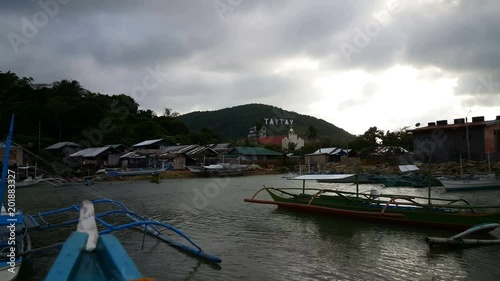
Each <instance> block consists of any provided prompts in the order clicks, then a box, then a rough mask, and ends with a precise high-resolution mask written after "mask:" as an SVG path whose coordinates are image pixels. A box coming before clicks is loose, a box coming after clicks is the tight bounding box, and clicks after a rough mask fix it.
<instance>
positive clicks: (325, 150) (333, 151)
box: [306, 147, 351, 156]
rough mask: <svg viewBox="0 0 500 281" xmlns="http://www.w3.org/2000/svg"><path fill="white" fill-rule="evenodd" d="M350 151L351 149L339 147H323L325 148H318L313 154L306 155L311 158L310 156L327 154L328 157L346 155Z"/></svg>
mask: <svg viewBox="0 0 500 281" xmlns="http://www.w3.org/2000/svg"><path fill="white" fill-rule="evenodd" d="M349 151H351V149H342V148H339V147H325V148H320V149H318V150H316V151H314V152H313V153H309V154H306V155H307V156H312V155H323V154H328V155H340V154H347V153H349Z"/></svg>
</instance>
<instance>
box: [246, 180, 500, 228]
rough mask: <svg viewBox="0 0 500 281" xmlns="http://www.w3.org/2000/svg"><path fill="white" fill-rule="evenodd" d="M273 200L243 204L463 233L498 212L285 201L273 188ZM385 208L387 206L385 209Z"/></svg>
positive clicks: (358, 201) (353, 200) (334, 199)
mask: <svg viewBox="0 0 500 281" xmlns="http://www.w3.org/2000/svg"><path fill="white" fill-rule="evenodd" d="M266 190H267V191H268V193H269V194H270V195H271V197H272V199H273V200H256V199H245V201H246V202H253V203H260V204H274V205H277V206H278V207H282V208H288V209H293V210H298V211H308V212H316V213H323V214H328V215H334V216H340V217H349V218H356V219H364V220H376V221H381V222H387V223H397V224H407V225H408V224H409V225H417V226H425V227H431V228H439V229H453V230H465V229H467V228H469V227H471V226H474V225H477V224H480V223H488V222H496V221H499V220H500V213H494V214H491V213H475V212H466V213H463V212H460V211H459V210H458V209H457V210H451V209H445V208H426V207H419V206H401V205H400V206H397V207H396V206H394V205H393V204H392V205H387V203H377V202H376V201H373V200H368V199H364V198H361V197H346V196H329V195H321V196H319V197H317V198H315V199H313V200H312V201H311V198H312V197H311V196H307V195H302V196H297V197H295V198H285V197H282V196H280V195H278V194H276V193H275V192H274V191H273V190H272V189H266ZM309 202H311V204H309ZM386 205H387V206H386Z"/></svg>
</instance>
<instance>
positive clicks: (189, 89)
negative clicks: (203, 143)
mask: <svg viewBox="0 0 500 281" xmlns="http://www.w3.org/2000/svg"><path fill="white" fill-rule="evenodd" d="M499 15H500V1H481V0H477V1H473V0H471V1H460V0H453V1H449V0H441V1H432V0H422V1H369V0H367V1H347V0H345V1H333V0H312V1H311V0H308V1H306V0H302V1H292V0H267V1H259V0H198V1H194V0H193V1H186V0H179V1H167V0H162V1H159V0H158V1H151V0H149V1H139V0H137V1H124V0H116V1H97V0H95V1H94V0H92V1H91V0H86V1H76V0H72V1H71V0H37V1H17V0H2V1H1V2H0V33H1V40H0V70H1V71H2V72H6V71H9V70H10V71H12V72H15V73H16V74H18V75H19V76H26V77H33V78H34V79H35V82H36V83H52V82H54V81H59V80H62V79H71V80H77V81H79V82H80V83H81V84H82V86H83V87H84V88H86V89H88V90H91V91H94V92H100V93H104V94H120V93H125V94H128V95H131V96H132V97H134V98H135V99H136V101H137V102H138V103H139V104H140V105H141V107H142V108H145V109H146V108H147V109H152V110H154V111H156V112H158V113H161V112H163V108H165V107H168V108H172V109H173V110H174V111H177V112H179V113H181V114H184V113H188V112H191V111H195V110H217V109H222V108H225V107H232V106H235V105H241V104H247V103H264V104H270V105H275V106H278V107H282V108H284V109H286V110H291V111H296V112H299V113H302V114H308V115H312V116H315V117H317V118H322V119H324V120H326V121H328V122H330V123H332V124H334V125H336V126H338V127H340V128H343V129H345V130H346V131H348V132H350V133H353V134H362V133H364V132H365V131H366V130H367V129H368V128H369V127H372V126H377V127H378V128H379V129H382V130H391V131H393V130H398V129H400V128H402V127H405V126H414V125H415V124H416V123H417V122H420V123H422V124H424V125H426V124H427V122H430V121H436V120H441V119H447V120H448V121H449V122H452V121H453V119H454V118H460V117H462V118H463V117H465V116H466V115H467V114H469V118H470V117H473V116H485V118H486V119H487V120H491V119H494V118H495V116H496V115H500V67H499V66H500V47H499V45H500V28H499V26H500V16H499ZM469 111H470V113H469ZM270 117H272V116H270ZM256 121H257V120H256Z"/></svg>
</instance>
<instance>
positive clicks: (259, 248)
mask: <svg viewBox="0 0 500 281" xmlns="http://www.w3.org/2000/svg"><path fill="white" fill-rule="evenodd" d="M209 181H211V179H184V180H165V181H162V182H161V183H160V184H152V183H148V182H135V183H113V184H109V183H99V184H96V185H94V186H92V187H65V188H54V187H50V186H41V187H33V188H26V189H20V190H18V192H17V196H16V197H17V198H18V202H17V204H18V206H21V207H22V208H23V209H24V211H25V212H28V213H36V212H39V211H46V210H49V209H55V208H59V207H63V206H67V205H70V204H79V202H81V200H83V199H95V198H100V197H112V198H115V199H117V200H120V201H122V202H124V203H125V204H127V205H128V206H129V207H130V208H131V209H132V210H134V211H136V212H138V213H140V214H144V215H146V216H149V217H152V218H154V219H158V220H163V221H165V222H167V223H170V224H172V225H173V226H176V227H178V228H179V229H181V230H182V231H183V232H185V233H186V234H187V235H189V236H190V237H191V238H192V239H193V240H194V241H196V242H197V243H198V244H199V245H200V246H201V247H202V248H203V249H204V250H205V251H206V252H207V253H210V254H214V255H217V256H219V257H221V258H222V263H221V264H220V265H217V266H214V265H212V264H209V263H206V262H204V261H201V260H199V259H196V258H194V257H192V256H189V255H187V254H185V253H184V252H181V251H179V250H177V249H175V248H172V247H169V246H167V245H165V244H163V243H161V242H158V241H156V240H155V239H154V238H151V237H146V240H145V245H144V249H142V250H141V247H142V237H143V235H142V233H140V232H135V231H125V232H118V233H116V236H117V238H118V239H119V240H120V241H122V243H123V245H124V247H125V248H126V250H127V251H128V253H129V254H130V256H131V257H132V259H133V260H134V261H135V262H136V264H137V266H138V267H139V269H140V270H141V272H143V273H144V274H145V275H146V276H148V277H155V278H156V279H157V280H240V279H242V280H499V279H500V269H499V268H498V266H497V265H496V261H498V257H499V254H498V253H499V250H500V248H499V246H487V247H482V248H470V249H462V250H442V249H429V248H428V246H427V244H426V243H425V237H427V236H437V237H443V236H452V235H454V234H455V233H450V232H446V231H436V230H428V229H420V228H417V227H402V226H397V225H382V224H377V223H374V222H364V221H353V220H348V219H342V218H334V217H329V216H324V215H314V214H309V213H297V212H293V211H290V210H282V209H278V208H276V207H275V206H270V205H258V204H249V203H245V202H243V198H248V197H251V196H252V195H253V194H254V193H255V192H256V191H257V190H258V189H260V188H261V187H262V185H264V184H265V185H266V186H275V187H279V186H285V185H286V186H293V187H301V185H302V183H301V182H295V181H287V180H284V179H281V178H280V176H279V175H276V176H256V177H238V178H231V179H230V180H229V181H228V182H227V185H225V186H221V187H220V188H218V189H216V190H215V189H214V190H212V193H209V195H210V196H208V197H206V199H207V201H206V202H204V203H205V204H204V205H203V208H197V205H196V204H195V203H193V202H195V201H194V199H196V196H200V195H199V194H203V192H205V190H204V188H205V187H206V186H207V183H208V182H209ZM313 185H315V186H317V187H321V188H325V187H332V188H338V189H342V190H353V188H354V187H353V186H352V185H346V184H344V185H342V184H336V185H335V184H319V183H314V184H313ZM370 189H378V190H379V191H380V192H382V193H391V194H394V193H398V192H405V193H412V194H414V195H423V196H425V195H426V194H427V190H426V189H410V188H404V189H398V188H387V189H384V188H382V187H380V186H377V185H373V186H370V185H360V191H366V190H370ZM432 194H433V196H448V197H459V196H467V197H468V199H470V200H471V201H486V200H488V198H500V197H499V196H498V195H500V191H493V192H491V191H489V192H488V193H486V194H487V196H484V194H483V195H481V193H460V194H456V193H455V194H446V193H445V192H444V190H443V189H439V188H436V189H434V190H433V191H432ZM485 197H486V198H485ZM495 200H497V199H495ZM198 207H199V205H198ZM71 230H72V229H71V228H70V229H68V230H67V231H65V232H55V233H54V232H50V233H47V232H40V231H37V232H34V233H33V234H32V238H33V240H34V242H33V243H34V244H35V246H43V245H49V244H52V243H54V242H57V241H62V240H64V239H65V238H66V237H67V235H68V234H69V232H70V231H71ZM55 256H56V253H48V254H45V255H37V256H35V257H34V258H33V259H32V260H31V262H30V263H28V264H27V266H25V267H24V268H23V270H22V271H21V274H22V275H21V278H20V280H42V279H43V277H44V276H45V274H46V273H47V271H48V268H49V265H50V264H52V262H53V261H54V259H55Z"/></svg>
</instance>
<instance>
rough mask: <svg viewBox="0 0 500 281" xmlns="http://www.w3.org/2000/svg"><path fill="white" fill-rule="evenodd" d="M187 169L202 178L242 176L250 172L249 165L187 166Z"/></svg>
mask: <svg viewBox="0 0 500 281" xmlns="http://www.w3.org/2000/svg"><path fill="white" fill-rule="evenodd" d="M186 168H187V169H188V170H189V171H190V172H192V173H194V174H197V175H200V176H213V177H217V176H240V175H243V174H244V172H245V171H246V170H248V168H249V165H239V164H229V163H219V164H211V165H202V166H186Z"/></svg>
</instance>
